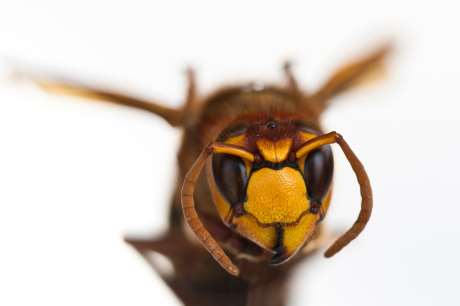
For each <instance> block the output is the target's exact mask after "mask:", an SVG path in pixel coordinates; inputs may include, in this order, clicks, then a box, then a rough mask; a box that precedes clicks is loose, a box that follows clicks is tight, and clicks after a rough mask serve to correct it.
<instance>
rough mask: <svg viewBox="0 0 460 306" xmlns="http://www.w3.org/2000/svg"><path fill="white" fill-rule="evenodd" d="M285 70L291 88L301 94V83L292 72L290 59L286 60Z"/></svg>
mask: <svg viewBox="0 0 460 306" xmlns="http://www.w3.org/2000/svg"><path fill="white" fill-rule="evenodd" d="M283 70H284V75H285V77H286V80H287V86H288V88H289V90H290V91H291V92H293V93H295V94H300V89H299V84H298V83H297V80H296V78H295V76H294V73H293V72H292V63H291V62H290V61H286V62H284V65H283Z"/></svg>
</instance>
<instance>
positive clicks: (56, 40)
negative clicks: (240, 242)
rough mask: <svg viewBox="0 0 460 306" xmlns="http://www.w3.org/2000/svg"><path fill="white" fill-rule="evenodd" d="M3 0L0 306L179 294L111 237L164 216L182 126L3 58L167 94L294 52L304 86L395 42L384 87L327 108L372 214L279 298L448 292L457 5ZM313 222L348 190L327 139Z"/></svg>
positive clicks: (168, 298)
mask: <svg viewBox="0 0 460 306" xmlns="http://www.w3.org/2000/svg"><path fill="white" fill-rule="evenodd" d="M114 2H115V1H107V2H96V1H73V2H71V3H70V2H69V3H65V2H64V1H29V2H26V1H17V0H16V1H13V0H10V1H5V0H3V1H2V2H1V3H0V56H2V57H3V59H2V61H1V62H0V63H1V65H2V67H1V70H0V79H1V81H0V305H179V303H178V302H177V301H176V300H175V298H174V296H173V294H172V293H171V292H170V291H169V290H168V289H167V288H166V286H165V285H164V284H162V283H161V281H160V280H159V278H158V277H157V276H156V275H155V274H153V273H152V271H151V270H150V269H149V267H148V266H147V265H146V264H145V263H144V262H143V261H142V260H141V259H140V257H139V256H137V254H136V253H135V252H134V251H133V250H132V249H130V248H129V247H128V246H127V245H126V244H124V243H123V241H122V238H121V237H122V235H123V234H126V233H128V232H129V233H139V234H148V233H155V232H159V231H161V229H163V228H164V227H165V225H166V222H165V219H166V207H167V204H168V200H169V193H170V192H171V189H172V186H173V182H174V171H175V170H174V169H175V168H174V166H175V151H176V149H177V146H178V140H179V135H180V132H179V131H178V130H174V129H172V128H169V127H168V126H167V124H165V123H164V122H163V121H162V120H160V119H158V118H156V117H153V116H151V115H150V114H146V113H143V112H140V111H135V110H130V109H127V108H124V107H117V106H111V105H108V104H104V103H99V104H98V103H90V102H86V101H83V100H80V99H76V98H66V97H57V96H50V95H47V94H45V93H43V92H41V91H39V90H38V89H37V88H35V87H34V86H32V85H30V84H17V83H14V82H12V81H11V80H9V79H8V78H7V75H8V65H7V63H12V62H14V61H16V62H20V63H23V64H24V63H25V64H27V65H29V66H32V67H44V68H47V69H50V70H51V71H57V72H60V73H62V74H64V75H68V76H71V77H74V78H77V79H82V80H85V81H89V82H91V83H95V84H99V85H101V86H105V87H110V88H116V89H118V90H124V91H126V92H128V93H131V94H136V95H141V96H145V97H154V98H156V99H159V100H161V101H165V102H164V103H169V104H170V105H179V104H180V103H181V99H182V97H183V95H184V89H185V82H184V75H183V69H184V68H185V67H186V66H187V65H188V64H191V65H193V66H195V67H196V68H197V71H198V77H199V85H200V89H201V90H202V91H201V92H202V93H204V94H205V93H207V92H209V91H210V90H212V89H213V88H215V87H216V86H219V85H223V84H225V83H228V82H234V81H248V80H262V81H269V82H280V81H281V79H282V78H281V73H280V66H281V62H282V61H283V60H284V59H286V58H291V59H293V60H294V61H295V62H296V63H297V65H296V66H295V72H296V74H297V75H298V78H299V80H300V82H301V83H302V84H303V85H304V86H305V88H308V89H314V88H316V87H317V86H319V85H320V84H321V82H322V81H323V80H324V79H325V78H326V77H327V76H328V75H329V74H330V73H331V71H332V70H333V69H334V68H335V67H337V66H338V65H339V64H340V63H343V62H344V61H345V60H347V59H349V58H352V57H354V56H356V55H359V54H360V53H362V52H363V51H365V50H367V48H368V47H371V46H373V45H375V43H377V42H379V41H382V40H385V39H388V38H393V39H394V40H395V41H396V43H397V52H396V53H395V54H394V56H393V57H392V59H391V62H390V69H389V78H388V80H387V81H386V82H384V83H382V84H381V86H374V87H372V88H366V89H363V90H360V91H357V92H354V93H351V94H347V95H344V96H342V97H340V98H339V99H337V100H336V101H334V102H335V103H334V105H333V106H332V107H331V108H330V109H329V110H328V112H327V113H326V115H325V118H324V123H325V127H326V130H328V131H329V130H337V131H339V132H341V133H342V134H343V135H344V136H345V137H346V138H347V139H348V140H349V143H350V144H351V145H352V147H353V148H354V149H355V151H356V152H357V154H358V155H359V156H360V158H361V159H362V160H363V162H364V163H365V165H366V167H367V169H368V172H369V174H370V176H371V179H372V183H373V186H374V192H375V210H374V215H373V217H372V220H371V222H370V224H369V227H368V229H367V230H366V231H365V233H364V234H363V235H362V236H361V237H360V238H359V239H358V240H356V241H355V242H354V243H352V244H351V245H350V246H349V247H348V248H347V249H345V250H344V251H343V252H342V253H340V254H339V255H338V256H337V257H334V258H333V259H330V260H326V259H324V258H323V257H322V256H320V255H318V256H317V258H315V259H314V260H313V261H310V262H309V264H308V265H306V266H304V267H302V268H301V269H300V270H299V273H298V275H297V277H296V278H295V280H294V285H293V287H292V292H291V297H292V305H297V306H300V305H309V306H317V305H417V306H422V305H459V304H460V298H459V297H458V275H459V274H460V267H459V258H460V247H459V234H460V227H459V225H458V222H459V221H458V220H459V213H460V208H459V187H460V186H459V183H458V182H459V175H460V165H459V162H458V157H459V153H460V141H459V138H458V132H459V127H460V122H459V105H460V91H459V78H460V77H459V71H460V40H459V29H460V19H459V18H458V11H459V8H458V7H456V6H455V5H454V4H453V3H454V1H452V2H447V1H446V2H443V1H437V2H431V3H432V4H431V5H429V4H423V3H422V1H406V2H405V4H404V3H402V1H379V2H377V3H371V1H351V0H348V1H337V2H333V1H311V2H309V3H307V2H305V1H299V2H291V1H284V2H283V3H281V2H279V3H278V4H272V3H268V2H267V1H251V2H250V1H232V2H227V4H223V3H215V1H214V2H211V1H209V2H204V1H168V2H163V4H154V2H153V1H152V2H150V1H148V2H147V1H146V2H140V3H138V2H137V1H126V2H124V3H122V4H120V3H117V4H116V3H114ZM335 152H336V153H337V154H336V161H337V166H336V182H335V183H336V189H335V197H334V199H333V202H332V206H331V209H330V212H329V215H328V217H327V218H326V222H327V224H328V225H330V228H332V229H337V230H340V229H344V228H345V227H347V226H349V225H351V223H352V222H353V220H354V218H355V217H356V215H357V212H358V209H359V196H358V187H357V184H356V182H355V178H354V177H353V173H352V172H351V170H350V169H349V167H348V165H347V164H346V163H345V161H344V158H343V157H342V156H341V153H340V152H339V151H337V150H336V151H335Z"/></svg>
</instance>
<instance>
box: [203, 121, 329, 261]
mask: <svg viewBox="0 0 460 306" xmlns="http://www.w3.org/2000/svg"><path fill="white" fill-rule="evenodd" d="M319 134H320V132H319V131H316V130H313V129H311V128H310V127H308V126H307V125H305V124H303V123H300V122H294V121H289V120H288V121H284V122H283V121H277V120H273V119H270V120H267V121H265V122H261V123H258V124H253V123H251V125H245V124H242V125H237V126H234V127H231V128H230V129H227V130H226V131H224V132H223V133H221V136H220V137H219V141H220V142H221V143H223V144H225V145H230V146H234V147H235V149H238V150H243V151H247V152H250V153H251V154H250V155H251V156H254V158H253V160H251V159H249V158H245V155H244V154H238V155H234V154H231V152H229V153H230V154H229V153H228V152H226V153H215V154H213V156H212V159H211V160H210V161H209V164H210V165H209V166H210V167H208V183H209V186H210V189H211V194H212V197H213V201H214V203H215V205H216V208H217V211H218V213H219V215H220V217H221V219H222V221H223V222H224V223H225V224H226V225H227V226H229V227H230V228H233V229H234V230H235V231H236V232H238V233H239V234H240V235H242V236H243V237H245V238H247V239H249V240H251V241H253V242H254V243H256V244H257V245H258V246H260V247H261V248H263V249H265V250H267V251H269V252H271V253H272V254H273V255H272V257H271V263H273V264H279V263H282V262H284V261H285V260H287V259H289V258H290V257H291V256H293V255H294V254H295V253H296V252H297V251H299V250H300V249H301V248H302V247H303V246H304V245H305V243H306V241H308V239H309V238H310V237H311V236H312V234H313V233H314V231H315V229H316V226H317V224H318V223H319V222H320V221H321V220H322V219H323V217H324V215H325V214H326V211H327V208H328V205H329V200H330V195H331V181H332V174H333V158H332V151H331V148H330V146H329V145H324V146H321V147H319V148H316V149H313V150H311V151H308V150H307V151H305V152H302V154H299V149H300V147H302V145H303V144H304V143H305V142H307V141H308V140H310V139H313V138H315V137H317V136H318V135H319ZM209 169H210V170H209Z"/></svg>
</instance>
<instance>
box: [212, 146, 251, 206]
mask: <svg viewBox="0 0 460 306" xmlns="http://www.w3.org/2000/svg"><path fill="white" fill-rule="evenodd" d="M212 171H213V174H214V178H215V180H216V184H217V187H218V188H219V191H220V192H221V193H222V194H223V195H224V196H225V198H226V199H227V201H228V202H229V203H230V204H231V205H234V204H237V203H243V202H244V198H245V190H246V184H247V182H248V177H247V175H246V168H245V166H244V163H243V161H242V160H241V158H239V157H236V156H232V155H227V154H215V155H214V156H213V157H212Z"/></svg>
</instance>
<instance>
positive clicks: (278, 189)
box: [244, 167, 309, 224]
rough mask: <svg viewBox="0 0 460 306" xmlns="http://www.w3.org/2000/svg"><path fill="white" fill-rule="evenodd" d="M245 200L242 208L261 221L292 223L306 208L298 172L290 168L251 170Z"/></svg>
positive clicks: (300, 176)
mask: <svg viewBox="0 0 460 306" xmlns="http://www.w3.org/2000/svg"><path fill="white" fill-rule="evenodd" d="M247 199H248V200H247V202H246V203H245V205H244V209H245V211H246V212H248V213H250V214H251V215H253V216H254V217H255V218H256V219H257V221H258V222H260V223H262V224H273V223H282V224H285V223H293V222H296V221H297V220H298V219H299V218H300V215H301V214H302V213H303V212H305V211H306V210H308V209H309V203H308V200H307V189H306V186H305V182H304V180H303V177H302V174H301V173H300V172H299V171H297V170H295V169H293V168H290V167H284V168H282V169H280V170H274V169H270V168H262V169H260V170H258V171H255V172H254V173H252V175H251V177H250V179H249V183H248V188H247Z"/></svg>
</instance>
